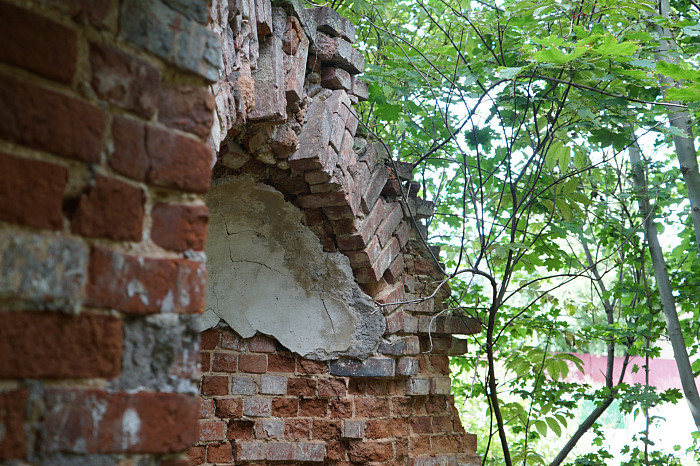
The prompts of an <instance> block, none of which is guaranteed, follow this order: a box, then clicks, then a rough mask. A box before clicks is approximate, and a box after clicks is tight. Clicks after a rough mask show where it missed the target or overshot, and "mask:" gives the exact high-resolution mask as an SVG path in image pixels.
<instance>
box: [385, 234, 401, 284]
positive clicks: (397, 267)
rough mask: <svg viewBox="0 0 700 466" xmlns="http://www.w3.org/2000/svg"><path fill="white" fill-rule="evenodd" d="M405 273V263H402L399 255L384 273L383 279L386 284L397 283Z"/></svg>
mask: <svg viewBox="0 0 700 466" xmlns="http://www.w3.org/2000/svg"><path fill="white" fill-rule="evenodd" d="M397 241H398V240H397ZM405 271H406V263H405V262H404V259H403V254H399V255H398V256H396V259H394V261H393V262H392V263H391V264H390V265H389V268H387V269H386V271H385V272H384V279H385V280H386V281H387V282H388V283H392V284H393V283H398V282H399V280H401V277H402V276H403V273H404V272H405Z"/></svg>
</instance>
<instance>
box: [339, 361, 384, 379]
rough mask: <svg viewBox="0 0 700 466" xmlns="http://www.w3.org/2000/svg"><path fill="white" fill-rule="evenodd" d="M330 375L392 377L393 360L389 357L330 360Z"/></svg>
mask: <svg viewBox="0 0 700 466" xmlns="http://www.w3.org/2000/svg"><path fill="white" fill-rule="evenodd" d="M330 373H331V375H336V376H340V377H393V376H394V360H393V359H390V358H367V359H365V360H364V361H358V360H356V359H337V360H335V361H333V362H331V367H330Z"/></svg>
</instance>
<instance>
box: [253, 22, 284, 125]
mask: <svg viewBox="0 0 700 466" xmlns="http://www.w3.org/2000/svg"><path fill="white" fill-rule="evenodd" d="M283 57H284V52H283V51H282V41H281V40H280V39H279V38H277V37H275V36H269V37H268V38H267V39H266V40H265V41H264V42H262V43H261V44H260V56H259V58H258V67H257V69H256V70H254V71H253V75H252V76H253V80H254V81H255V107H254V109H253V111H252V113H250V114H249V115H248V118H249V119H250V120H251V121H263V120H264V121H277V122H281V121H284V120H286V118H287V100H286V98H285V89H286V85H285V79H284V61H283Z"/></svg>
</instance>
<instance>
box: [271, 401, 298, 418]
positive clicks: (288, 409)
mask: <svg viewBox="0 0 700 466" xmlns="http://www.w3.org/2000/svg"><path fill="white" fill-rule="evenodd" d="M298 412H299V399H298V398H273V399H272V415H273V416H275V417H292V416H296V415H297V413H298Z"/></svg>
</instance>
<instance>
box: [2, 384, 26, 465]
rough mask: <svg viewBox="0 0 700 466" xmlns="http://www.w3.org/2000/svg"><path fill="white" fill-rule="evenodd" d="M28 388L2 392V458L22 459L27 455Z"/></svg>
mask: <svg viewBox="0 0 700 466" xmlns="http://www.w3.org/2000/svg"><path fill="white" fill-rule="evenodd" d="M26 405H27V390H26V389H24V388H21V389H19V390H13V391H11V392H5V393H0V426H3V427H4V429H3V433H4V434H5V435H3V436H2V437H1V438H0V460H9V459H22V458H24V457H25V456H26V455H27V438H26V436H25V433H24V420H25V412H26V409H27V406H26Z"/></svg>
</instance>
